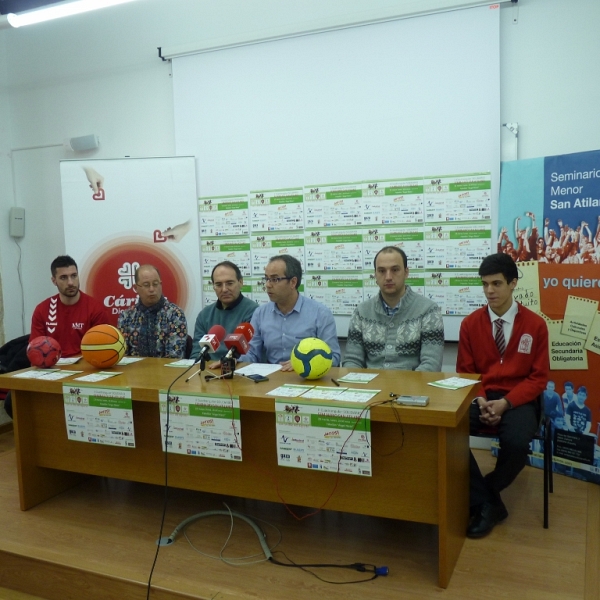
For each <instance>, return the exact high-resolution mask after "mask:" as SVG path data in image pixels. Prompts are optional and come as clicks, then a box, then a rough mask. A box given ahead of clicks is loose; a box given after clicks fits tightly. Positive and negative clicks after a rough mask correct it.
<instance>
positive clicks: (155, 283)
mask: <svg viewBox="0 0 600 600" xmlns="http://www.w3.org/2000/svg"><path fill="white" fill-rule="evenodd" d="M135 285H137V286H138V287H143V288H144V289H145V290H149V289H150V288H151V287H154V288H157V287H158V286H159V285H162V281H152V282H149V281H145V282H144V283H136V284H135Z"/></svg>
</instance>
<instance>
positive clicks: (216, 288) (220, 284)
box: [212, 281, 237, 290]
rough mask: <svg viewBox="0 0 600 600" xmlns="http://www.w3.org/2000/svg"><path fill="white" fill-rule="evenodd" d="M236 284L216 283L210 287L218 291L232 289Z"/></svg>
mask: <svg viewBox="0 0 600 600" xmlns="http://www.w3.org/2000/svg"><path fill="white" fill-rule="evenodd" d="M236 283H237V281H217V282H215V283H213V284H212V285H213V287H214V288H215V290H220V289H222V288H232V287H233V286H234V285H235V284H236Z"/></svg>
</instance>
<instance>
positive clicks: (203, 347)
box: [196, 325, 225, 363]
mask: <svg viewBox="0 0 600 600" xmlns="http://www.w3.org/2000/svg"><path fill="white" fill-rule="evenodd" d="M224 337H225V328H224V327H223V326H222V325H213V326H212V327H211V328H210V329H209V330H208V333H206V334H205V335H203V336H202V337H201V338H200V341H199V342H198V344H199V345H200V355H199V356H198V358H197V359H196V363H199V362H200V361H202V360H206V356H207V355H208V354H210V353H211V352H215V351H216V350H218V349H219V346H220V345H221V342H222V341H223V338H224Z"/></svg>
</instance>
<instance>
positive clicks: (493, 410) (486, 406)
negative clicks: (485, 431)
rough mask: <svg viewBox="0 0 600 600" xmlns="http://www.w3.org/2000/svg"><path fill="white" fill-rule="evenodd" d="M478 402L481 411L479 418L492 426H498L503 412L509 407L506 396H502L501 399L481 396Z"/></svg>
mask: <svg viewBox="0 0 600 600" xmlns="http://www.w3.org/2000/svg"><path fill="white" fill-rule="evenodd" d="M477 404H478V405H479V412H480V414H479V420H480V421H481V422H482V423H485V425H489V426H490V427H496V425H498V423H500V420H501V419H502V415H503V413H504V412H505V411H507V410H508V408H509V404H508V402H507V401H506V400H505V399H504V398H500V400H485V399H484V398H479V399H478V400H477Z"/></svg>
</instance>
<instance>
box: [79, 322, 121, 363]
mask: <svg viewBox="0 0 600 600" xmlns="http://www.w3.org/2000/svg"><path fill="white" fill-rule="evenodd" d="M81 354H83V358H85V360H87V361H88V362H89V363H90V365H93V366H94V367H99V368H105V367H112V366H113V365H114V364H116V363H118V362H119V361H120V360H121V359H122V358H123V356H124V354H125V340H124V339H123V335H122V334H121V332H120V331H119V330H118V329H117V328H116V327H113V326H112V325H96V327H92V328H91V329H88V330H87V332H86V333H85V335H84V336H83V338H82V340H81Z"/></svg>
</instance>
